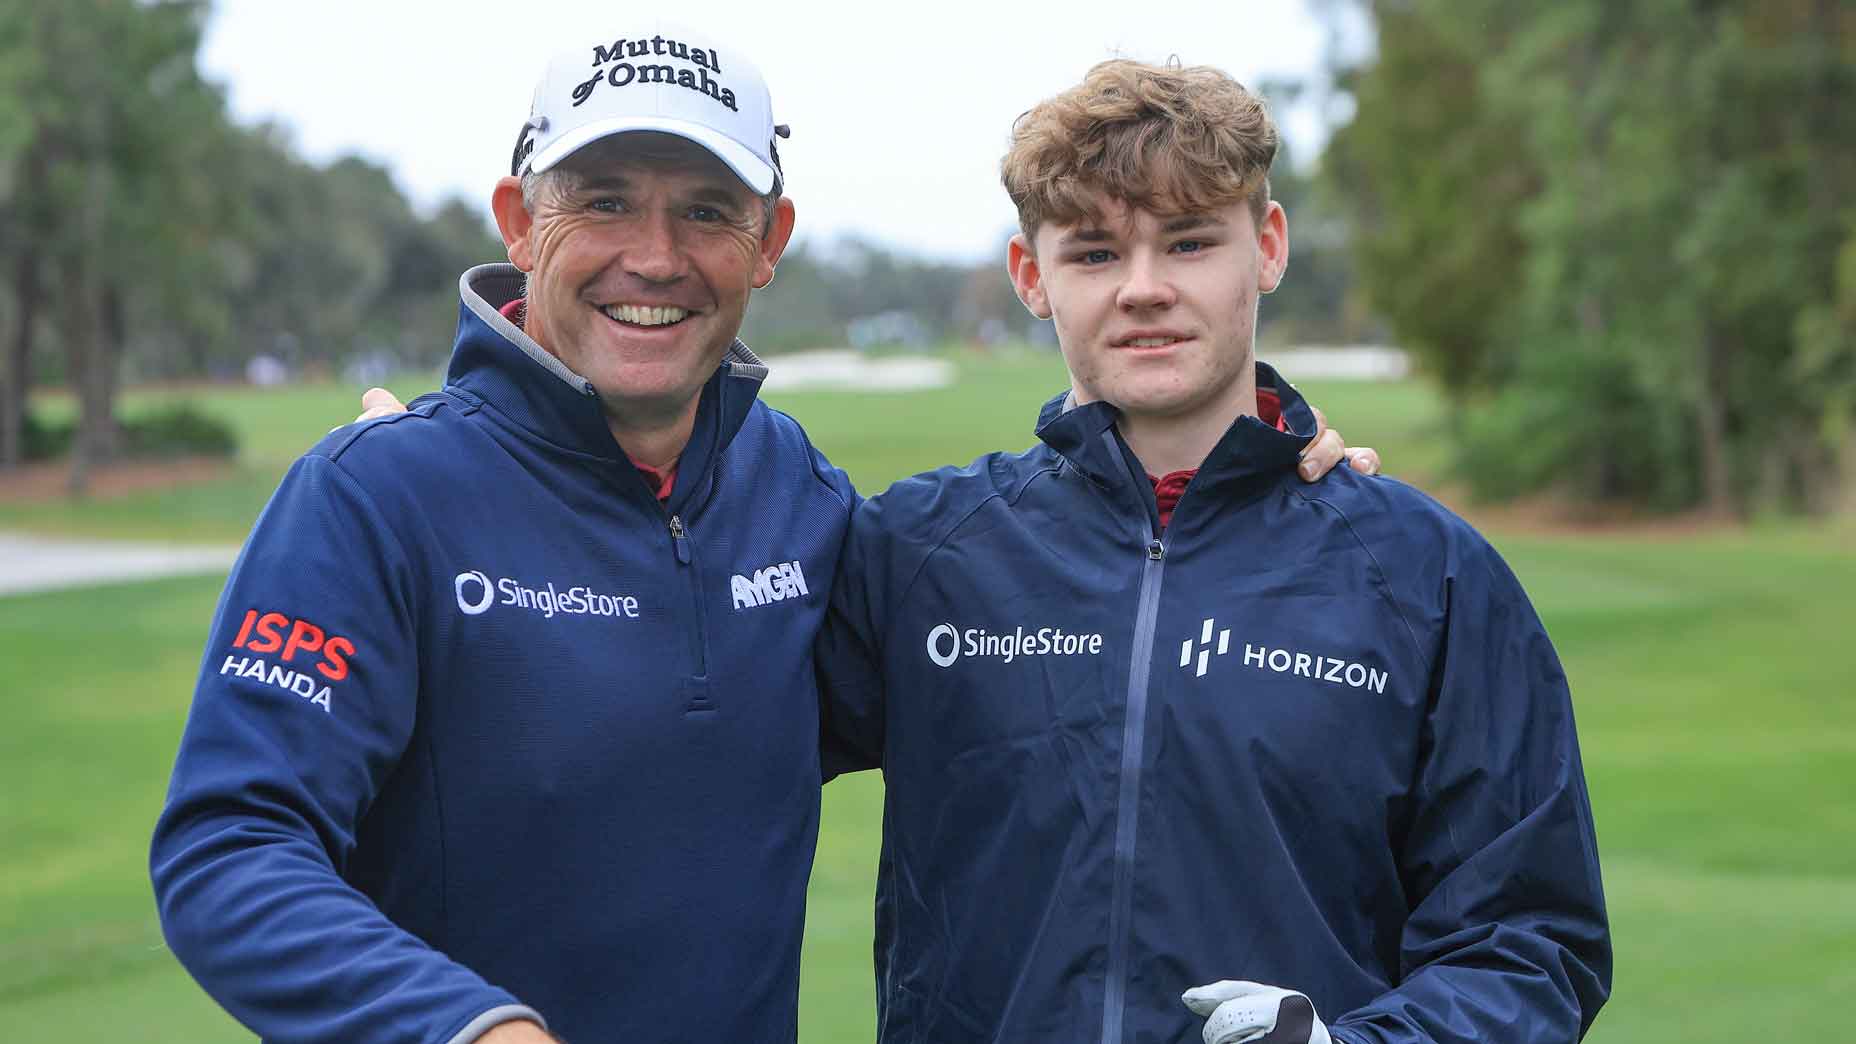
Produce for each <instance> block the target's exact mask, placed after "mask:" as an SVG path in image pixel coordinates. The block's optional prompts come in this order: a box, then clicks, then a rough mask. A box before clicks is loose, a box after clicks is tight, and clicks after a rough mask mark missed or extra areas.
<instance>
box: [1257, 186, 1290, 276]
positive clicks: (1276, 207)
mask: <svg viewBox="0 0 1856 1044" xmlns="http://www.w3.org/2000/svg"><path fill="white" fill-rule="evenodd" d="M1257 253H1258V254H1259V255H1260V256H1261V260H1262V265H1261V266H1260V268H1259V269H1258V272H1257V289H1259V290H1261V291H1263V292H1264V293H1266V294H1267V293H1271V292H1273V291H1274V290H1275V289H1276V288H1277V287H1279V286H1281V285H1282V277H1283V274H1284V273H1285V272H1287V271H1288V270H1289V217H1288V215H1287V214H1284V213H1283V209H1282V204H1281V203H1278V202H1276V201H1275V200H1270V206H1269V209H1268V210H1266V211H1264V212H1263V221H1262V222H1261V223H1260V224H1258V226H1257Z"/></svg>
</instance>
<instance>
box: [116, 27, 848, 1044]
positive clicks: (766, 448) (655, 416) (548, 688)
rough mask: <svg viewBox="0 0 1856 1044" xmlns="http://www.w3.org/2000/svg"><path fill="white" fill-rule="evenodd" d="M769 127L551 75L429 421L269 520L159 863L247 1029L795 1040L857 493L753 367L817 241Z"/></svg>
mask: <svg viewBox="0 0 1856 1044" xmlns="http://www.w3.org/2000/svg"><path fill="white" fill-rule="evenodd" d="M776 133H777V129H776V128H775V126H774V124H773V121H772V118H771V109H770V103H769V98H768V93H767V90H766V88H765V86H764V85H763V84H762V81H761V78H760V76H759V74H758V73H757V72H756V71H755V69H754V67H753V66H752V65H751V64H749V63H748V62H747V61H746V60H745V59H744V58H743V57H742V56H741V55H740V54H738V53H736V52H734V51H731V50H729V49H728V48H726V47H724V46H722V45H721V44H719V43H717V42H715V41H712V40H709V39H707V38H703V37H700V36H697V35H695V34H692V33H686V32H682V31H677V30H670V29H666V28H663V27H659V26H657V25H654V24H649V23H647V24H644V25H643V26H642V27H632V28H631V31H630V32H629V33H626V32H624V31H623V27H622V29H621V31H620V32H619V33H617V34H614V35H608V36H604V37H602V38H601V39H599V40H598V41H597V42H596V44H595V43H589V44H588V46H587V47H585V48H584V49H581V50H576V51H574V52H571V53H569V54H567V55H565V56H563V57H561V58H560V59H558V60H557V61H555V62H554V64H552V65H551V66H550V67H549V69H548V72H547V75H546V78H545V79H544V80H543V82H542V83H541V85H540V87H539V88H538V90H537V92H536V95H535V100H534V111H533V117H532V119H531V120H530V121H529V123H528V125H527V126H525V127H524V129H523V135H522V138H521V140H520V142H519V144H518V146H517V156H516V162H515V169H514V172H513V173H512V175H511V176H509V177H505V178H503V179H502V180H501V181H500V182H499V183H498V184H497V185H496V189H495V193H494V197H493V203H494V209H495V214H496V218H497V222H498V224H499V225H500V227H501V230H502V233H503V236H504V238H505V240H506V241H507V244H508V248H509V257H510V260H511V261H512V262H514V264H513V266H511V265H486V266H483V267H480V268H476V269H473V270H471V271H470V272H467V273H465V275H464V277H463V279H462V285H461V293H462V307H461V308H460V313H459V315H460V319H459V326H458V335H457V342H456V348H455V350H454V354H453V356H452V361H451V366H450V371H449V373H448V375H447V379H446V387H445V389H444V391H443V392H442V393H440V394H437V395H434V396H431V397H428V398H426V399H424V400H421V401H419V402H416V403H414V404H413V408H412V409H411V411H410V412H407V413H404V414H400V415H397V416H395V417H392V418H388V419H385V420H381V421H376V422H373V423H369V424H365V425H357V426H352V427H348V428H344V429H342V430H340V431H338V432H336V433H334V434H332V435H331V436H330V437H328V438H327V439H325V440H323V442H322V443H321V444H320V445H318V446H316V447H315V448H314V449H312V450H311V451H310V452H309V453H307V454H306V455H305V456H304V457H303V458H302V459H301V460H299V461H298V462H297V463H296V464H295V466H294V467H292V469H291V470H290V472H289V474H288V475H287V476H286V477H285V479H284V481H283V484H282V485H281V486H280V487H279V489H278V491H277V493H276V495H275V496H274V497H273V498H272V501H271V503H270V505H269V506H268V507H267V508H266V509H265V511H264V513H263V515H262V516H261V517H260V519H259V521H258V523H257V526H256V528H255V530H254V531H253V533H252V535H251V538H250V541H249V543H248V544H247V545H246V547H245V550H244V552H243V554H242V555H241V557H240V559H239V561H238V564H237V566H236V567H235V568H234V570H233V573H232V575H231V577H230V579H229V581H228V583H227V586H226V591H225V596H224V599H223V600H222V602H221V604H220V609H219V615H218V620H217V622H216V624H215V625H214V627H213V630H212V636H211V640H210V643H209V645H208V648H207V655H206V661H205V664H204V666H203V669H202V675H201V678H200V683H199V687H198V689H197V691H196V693H195V696H194V704H193V710H192V714H191V716H190V718H189V721H188V724H187V728H186V733H185V735H184V737H183V739H182V741H181V748H180V753H179V758H178V761H177V763H176V765H175V768H174V774H173V781H172V786H171V789H170V793H169V796H168V801H167V805H166V808H165V810H164V811H163V813H162V815H161V819H160V822H159V825H158V827H157V830H156V833H155V837H154V844H153V851H152V856H151V868H152V873H153V878H154V883H155V890H156V894H157V898H158V900H159V905H160V911H161V917H162V924H163V928H164V930H165V931H166V934H167V937H168V939H169V941H170V943H171V944H172V946H173V948H174V951H175V953H176V955H178V956H179V957H180V959H181V961H182V962H183V963H184V964H185V965H186V966H187V968H188V969H189V970H190V971H191V972H192V973H193V974H194V976H195V977H196V978H197V979H198V980H199V981H200V982H201V984H202V985H204V986H205V987H206V989H207V990H208V992H210V993H211V994H212V995H213V996H214V997H215V998H216V999H218V1000H219V1002H220V1003H222V1004H223V1005H224V1006H225V1007H226V1009H227V1010H228V1011H230V1012H231V1013H232V1014H233V1015H234V1016H236V1017H237V1018H238V1019H239V1020H240V1021H242V1022H243V1023H245V1024H246V1025H247V1026H249V1027H250V1028H251V1029H253V1030H254V1031H256V1032H257V1033H259V1034H260V1035H261V1036H263V1037H264V1038H266V1039H270V1040H303V1041H308V1040H316V1041H344V1042H355V1041H414V1040H417V1041H453V1042H463V1041H469V1040H473V1039H483V1040H493V1041H496V1042H499V1044H501V1042H504V1041H508V1042H518V1041H522V1040H529V1039H536V1040H539V1039H546V1033H545V1032H544V1031H543V1029H542V1028H541V1027H542V1025H543V1024H546V1025H547V1026H549V1027H550V1028H551V1029H553V1030H554V1031H555V1032H557V1033H559V1034H560V1035H561V1036H563V1037H564V1038H566V1039H570V1040H576V1041H618V1040H653V1039H668V1038H675V1039H680V1040H706V1041H720V1040H757V1041H759V1040H775V1039H788V1040H790V1039H792V1038H793V1036H794V1035H795V1025H796V1014H795V1010H796V1004H797V1000H796V998H797V988H798V976H799V942H800V935H801V928H802V923H803V919H804V907H805V887H806V878H807V874H808V872H809V870H810V867H811V861H812V853H813V845H814V842H815V837H816V827H817V815H818V796H819V791H818V787H819V765H818V757H817V728H818V725H817V709H816V708H817V693H816V690H815V687H814V683H813V671H812V661H811V648H812V644H811V639H812V636H813V634H814V632H815V631H816V629H817V627H818V624H819V621H820V619H821V617H822V615H823V612H824V596H825V592H826V591H827V590H828V589H829V587H830V584H831V581H832V575H833V571H834V569H835V566H836V562H837V558H838V545H839V542H840V540H841V538H842V535H843V532H844V527H845V523H846V518H847V516H848V513H849V511H850V509H851V505H852V498H853V493H852V490H851V487H850V484H849V483H848V482H847V481H846V480H845V478H844V475H843V474H842V473H841V472H839V471H837V470H835V469H833V468H832V467H831V466H830V465H828V464H827V463H826V462H825V460H824V459H823V458H822V457H820V456H819V454H818V453H816V452H815V451H814V450H813V449H812V447H811V445H810V444H809V443H808V442H807V440H806V436H805V433H804V432H803V431H801V430H800V428H799V426H798V425H797V424H795V423H794V422H793V421H792V420H790V419H788V418H786V417H784V416H782V415H781V414H779V413H776V412H774V411H772V410H770V409H768V408H766V407H765V406H764V405H762V404H761V403H759V402H758V401H757V399H756V393H757V391H758V389H759V386H760V382H761V379H762V377H763V376H764V375H765V368H764V367H763V366H762V365H761V363H760V361H759V360H758V359H756V358H755V357H754V355H753V354H752V353H751V352H749V351H748V349H747V348H746V347H744V346H743V345H742V344H741V343H740V342H739V341H737V340H736V339H735V334H736V331H737V329H738V328H739V326H740V323H741V316H742V312H743V309H744V308H745V307H746V305H747V300H748V295H749V293H750V292H751V290H752V289H753V288H755V287H759V286H762V285H765V284H766V282H767V281H768V280H769V279H770V278H772V275H773V269H774V265H775V263H776V262H777V261H778V260H779V258H780V253H781V250H782V249H783V248H784V247H785V246H786V243H787V239H788V237H789V236H790V235H791V234H792V229H793V206H792V204H791V203H790V202H788V201H787V200H785V199H783V198H782V197H781V186H780V179H781V175H780V171H779V163H778V159H777V155H776V153H775V150H774V139H775V136H776ZM525 274H526V290H525V285H524V284H525V280H524V275H525ZM743 589H745V590H747V591H748V592H749V593H750V594H751V595H752V596H753V597H751V598H749V599H747V600H746V601H745V602H744V601H743V600H742V599H741V598H739V597H737V595H738V594H739V592H740V591H742V590H743ZM718 984H725V988H722V989H718V988H717V986H718Z"/></svg>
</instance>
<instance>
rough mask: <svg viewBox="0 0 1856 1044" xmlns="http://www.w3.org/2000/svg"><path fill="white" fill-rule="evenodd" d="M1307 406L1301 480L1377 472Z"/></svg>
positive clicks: (1367, 452)
mask: <svg viewBox="0 0 1856 1044" xmlns="http://www.w3.org/2000/svg"><path fill="white" fill-rule="evenodd" d="M376 390H378V389H376ZM370 394H371V393H370ZM363 401H365V400H363ZM1309 409H1311V410H1314V411H1315V437H1314V438H1312V439H1309V440H1308V448H1307V449H1304V450H1303V451H1302V466H1301V467H1300V468H1298V469H1296V470H1297V471H1299V472H1300V473H1301V476H1302V481H1303V482H1313V481H1315V480H1316V479H1318V478H1320V477H1321V476H1323V475H1325V474H1327V473H1328V472H1329V471H1332V470H1333V469H1334V465H1336V464H1339V463H1340V462H1341V460H1342V459H1343V458H1344V459H1345V460H1346V461H1347V466H1348V467H1350V468H1352V469H1353V470H1355V471H1357V472H1359V473H1360V474H1362V475H1377V474H1379V453H1378V451H1376V450H1374V449H1372V448H1371V447H1369V446H1361V447H1360V448H1359V449H1348V448H1347V443H1346V441H1345V440H1343V439H1342V438H1341V437H1340V432H1338V431H1335V430H1334V429H1333V428H1330V427H1328V419H1327V417H1326V416H1324V415H1323V414H1322V412H1321V411H1320V410H1319V409H1316V408H1315V407H1313V406H1310V407H1309ZM363 416H365V414H364V415H363Z"/></svg>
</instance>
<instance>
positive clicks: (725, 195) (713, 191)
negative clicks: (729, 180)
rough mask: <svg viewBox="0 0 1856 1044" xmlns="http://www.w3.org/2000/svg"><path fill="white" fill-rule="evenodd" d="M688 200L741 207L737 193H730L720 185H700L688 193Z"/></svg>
mask: <svg viewBox="0 0 1856 1044" xmlns="http://www.w3.org/2000/svg"><path fill="white" fill-rule="evenodd" d="M690 199H691V200H692V201H694V202H697V203H714V204H720V205H722V206H728V207H739V206H741V197H740V195H739V194H738V193H734V192H730V191H729V190H728V189H727V188H726V187H725V186H722V185H702V186H699V187H697V188H695V189H693V190H691V192H690Z"/></svg>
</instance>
